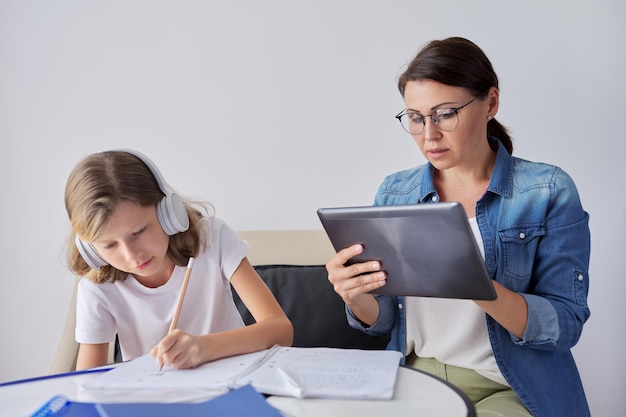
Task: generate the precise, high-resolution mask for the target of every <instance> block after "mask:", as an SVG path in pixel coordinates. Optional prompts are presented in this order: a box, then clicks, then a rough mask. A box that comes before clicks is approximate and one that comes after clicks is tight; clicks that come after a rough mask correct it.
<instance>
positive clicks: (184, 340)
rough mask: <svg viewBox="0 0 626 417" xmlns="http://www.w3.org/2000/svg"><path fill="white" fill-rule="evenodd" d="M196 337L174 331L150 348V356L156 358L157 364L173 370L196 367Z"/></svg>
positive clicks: (177, 330)
mask: <svg viewBox="0 0 626 417" xmlns="http://www.w3.org/2000/svg"><path fill="white" fill-rule="evenodd" d="M195 339H196V337H195V336H191V335H189V334H187V333H185V332H183V331H181V330H179V329H176V330H174V331H172V332H171V333H169V334H168V335H167V336H165V337H164V338H163V339H161V341H160V342H159V343H158V344H157V345H156V346H155V347H153V348H152V350H151V351H150V354H151V355H152V356H154V357H155V358H156V361H157V364H158V365H159V367H160V368H161V367H162V366H165V365H166V366H169V367H171V368H175V369H182V368H192V367H194V366H196V365H197V363H195V362H194V361H195V359H196V358H197V351H198V350H199V348H198V343H197V342H196V340H195Z"/></svg>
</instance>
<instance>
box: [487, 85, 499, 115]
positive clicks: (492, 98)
mask: <svg viewBox="0 0 626 417" xmlns="http://www.w3.org/2000/svg"><path fill="white" fill-rule="evenodd" d="M487 103H488V104H489V108H488V111H487V121H489V120H491V119H493V118H494V117H496V113H498V107H500V90H498V89H497V88H496V87H491V88H490V89H489V92H488V93H487Z"/></svg>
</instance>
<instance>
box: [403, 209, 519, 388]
mask: <svg viewBox="0 0 626 417" xmlns="http://www.w3.org/2000/svg"><path fill="white" fill-rule="evenodd" d="M470 226H471V227H472V231H473V232H474V238H475V239H476V241H477V242H478V246H479V248H480V252H481V253H482V255H483V258H484V257H485V250H484V247H483V242H482V238H481V235H480V230H479V229H478V224H477V222H476V219H475V218H471V219H470ZM405 308H406V317H407V320H406V331H407V332H406V336H407V337H406V343H407V345H406V352H407V354H408V353H410V352H411V351H415V354H416V355H417V356H418V357H421V358H435V359H437V360H438V361H440V362H443V363H445V364H448V365H453V366H459V367H462V368H468V369H474V370H475V371H476V372H478V373H479V374H481V375H482V376H484V377H486V378H489V379H491V380H493V381H496V382H498V383H500V384H502V385H508V384H507V383H506V380H505V379H504V377H503V376H502V373H501V372H500V369H499V368H498V365H497V363H496V359H495V357H494V356H493V350H492V349H491V343H490V342H489V334H488V332H487V322H486V319H485V312H484V311H483V310H482V309H481V308H480V307H478V306H477V305H476V303H474V302H473V301H472V300H456V299H447V298H428V297H406V298H405Z"/></svg>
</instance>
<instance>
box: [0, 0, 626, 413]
mask: <svg viewBox="0 0 626 417" xmlns="http://www.w3.org/2000/svg"><path fill="white" fill-rule="evenodd" d="M625 21H626V3H624V2H623V1H622V0H604V1H602V0H595V1H592V0H581V1H576V2H572V1H570V0H555V1H551V2H547V1H544V0H531V1H524V2H521V1H507V2H504V1H486V0H474V1H471V2H469V1H464V0H450V1H444V2H432V1H431V2H419V1H415V0H412V1H409V0H390V1H385V2H380V1H366V0H346V1H340V0H334V1H330V0H317V1H308V2H298V1H288V0H284V1H279V0H266V1H253V0H250V1H237V2H235V1H233V2H209V1H200V0H195V1H193V0H186V1H185V0H183V1H157V0H134V1H133V0H128V1H119V0H113V1H79V0H75V1H72V0H58V1H32V0H31V1H20V0H0V140H1V142H0V144H1V150H0V186H1V190H2V197H1V198H2V200H1V206H0V207H1V208H0V210H1V214H2V215H1V216H0V230H1V235H0V236H1V237H0V244H1V247H0V262H1V265H2V273H1V274H0V279H1V285H2V287H1V290H0V326H1V327H0V335H1V336H0V337H1V338H2V343H0V358H2V359H1V361H0V381H6V380H12V379H17V378H25V377H30V376H34V375H39V374H42V373H45V372H46V371H47V369H48V366H49V365H50V362H51V360H52V357H53V355H54V352H55V349H56V347H57V343H58V341H59V335H60V333H61V329H62V327H63V324H64V320H65V315H66V312H67V308H68V303H69V299H70V293H71V287H72V282H73V276H72V275H71V274H70V273H69V272H68V270H67V268H66V267H65V266H64V245H65V243H66V236H67V234H68V232H69V222H68V220H67V216H66V213H65V211H64V205H63V190H64V185H65V180H66V178H67V175H68V174H69V172H70V170H71V169H72V167H73V166H74V165H75V164H76V162H78V160H79V159H80V158H82V157H83V156H85V155H87V154H89V153H92V152H96V151H101V150H106V149H110V148H116V147H131V148H136V149H138V150H140V151H142V152H144V153H146V154H147V155H148V156H150V157H151V158H152V159H153V160H154V161H155V163H156V164H157V165H158V166H159V167H160V168H161V171H162V173H163V174H164V176H165V178H166V179H167V180H168V182H169V183H170V184H172V185H173V186H174V187H175V188H176V189H178V191H180V192H181V193H183V194H187V195H190V196H193V197H200V198H202V199H205V200H208V201H210V202H212V203H213V204H215V206H216V208H217V214H218V216H220V217H221V218H223V219H224V220H226V221H227V222H228V223H229V224H230V225H231V226H233V227H234V228H236V229H239V230H243V229H257V230H262V229H309V228H319V227H320V224H319V221H318V220H317V217H316V213H315V210H316V209H317V208H319V207H322V206H337V205H366V204H370V203H371V202H372V200H373V196H374V193H375V191H376V189H377V187H378V185H379V183H380V182H381V181H382V179H383V177H384V176H385V175H386V174H389V173H391V172H394V171H397V170H400V169H404V168H408V167H410V166H414V165H417V164H421V163H423V158H422V157H421V155H420V153H419V151H418V149H417V147H416V146H415V145H414V144H413V142H412V140H411V138H410V137H409V136H408V135H407V134H405V133H404V132H403V131H402V130H401V128H400V126H399V125H398V124H397V121H396V120H395V119H394V118H393V116H394V115H395V114H396V113H397V112H398V111H399V110H401V109H402V108H403V102H402V99H401V97H400V95H399V93H398V92H397V89H396V78H397V76H398V75H399V74H400V73H401V72H402V70H403V68H404V67H405V65H406V64H407V63H408V61H410V59H411V58H412V57H413V56H414V54H415V53H416V52H417V50H418V49H419V47H420V46H421V45H423V44H424V43H425V42H426V41H428V40H430V39H434V38H442V37H447V36H453V35H461V36H465V37H467V38H469V39H471V40H473V41H474V42H476V43H478V44H479V45H480V46H481V47H482V48H483V49H484V50H485V52H486V53H487V55H488V56H489V57H490V59H491V60H492V63H493V65H494V67H495V69H496V71H497V73H498V75H499V77H500V81H501V85H500V87H501V105H500V113H499V114H498V119H499V120H500V121H501V122H502V123H503V124H505V125H507V126H508V127H509V128H510V129H511V130H512V134H513V136H514V139H515V142H514V144H515V154H516V155H517V156H520V157H523V158H526V159H531V160H537V161H544V162H550V163H554V164H556V165H559V166H561V167H562V168H564V169H565V170H566V171H567V172H568V173H570V175H571V176H572V177H573V178H574V180H575V181H576V183H577V185H578V187H579V191H580V195H581V198H582V201H583V204H584V206H585V209H586V210H587V211H588V212H589V213H590V215H591V230H592V257H591V280H592V282H591V292H590V296H589V303H590V306H591V309H592V316H591V319H590V320H589V322H588V324H587V325H586V328H585V332H584V333H583V337H582V339H581V341H580V343H579V344H578V346H576V347H575V349H574V354H575V356H576V358H577V361H578V363H579V368H580V371H581V374H582V378H583V383H584V385H585V387H586V390H587V393H588V398H589V401H590V404H591V407H592V412H593V413H594V414H595V415H597V416H601V415H611V413H612V412H614V411H615V410H624V409H626V400H625V396H624V395H623V394H624V392H626V359H625V357H626V355H624V354H623V347H624V346H625V345H626V341H625V338H624V333H625V332H624V319H625V318H626V311H625V307H624V304H625V303H624V301H623V297H624V290H625V288H626V285H625V278H626V273H625V272H624V266H623V263H624V256H625V255H626V250H625V248H626V244H625V243H624V239H622V235H623V234H624V232H626V186H625V185H624V178H625V173H626V169H625V168H624V166H625V163H624V151H625V150H626V146H625V144H624V142H625V140H626V139H625V138H624V133H623V132H624V129H625V127H626V113H625V111H626V107H625V106H626V98H625V94H626V88H625V82H624V74H626V53H625V50H626V47H625V46H624V44H625V41H626V29H625V25H624V22H625Z"/></svg>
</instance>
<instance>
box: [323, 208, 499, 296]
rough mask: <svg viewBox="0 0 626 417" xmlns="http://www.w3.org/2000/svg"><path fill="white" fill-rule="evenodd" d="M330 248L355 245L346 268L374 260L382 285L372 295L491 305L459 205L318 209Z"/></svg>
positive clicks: (485, 278) (479, 257) (490, 292)
mask: <svg viewBox="0 0 626 417" xmlns="http://www.w3.org/2000/svg"><path fill="white" fill-rule="evenodd" d="M317 213H318V216H319V218H320V221H321V222H322V225H323V226H324V229H325V230H326V233H327V234H328V237H329V238H330V240H331V242H332V244H333V246H334V248H335V250H336V251H339V250H341V249H343V248H345V247H348V246H350V245H353V244H355V243H361V244H362V245H363V252H362V253H361V254H360V255H358V256H355V257H354V258H352V259H351V260H350V262H349V263H359V262H365V261H372V260H377V261H380V263H381V268H382V270H384V271H385V272H386V273H387V283H386V284H385V285H384V286H383V287H381V288H379V289H377V290H376V293H377V294H389V295H407V296H422V297H441V298H464V299H474V300H493V299H495V298H496V294H495V290H494V288H493V283H492V282H491V279H490V278H489V276H488V274H487V270H486V268H485V264H484V261H483V258H482V255H481V254H480V250H479V248H478V245H477V244H476V241H475V239H474V235H473V233H472V230H471V227H470V225H469V222H468V220H467V216H466V215H465V211H464V210H463V207H462V206H461V205H460V204H459V203H454V202H445V203H436V204H414V205H396V206H367V207H338V208H322V209H319V210H318V211H317Z"/></svg>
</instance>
